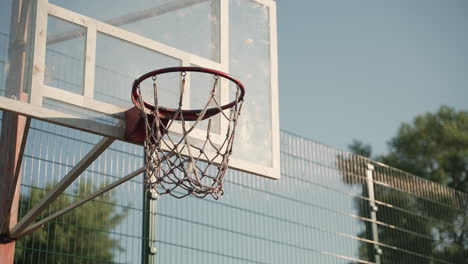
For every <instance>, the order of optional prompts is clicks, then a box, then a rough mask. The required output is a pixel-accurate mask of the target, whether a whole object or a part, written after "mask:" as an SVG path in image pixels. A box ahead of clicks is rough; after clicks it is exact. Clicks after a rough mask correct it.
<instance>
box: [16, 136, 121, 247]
mask: <svg viewBox="0 0 468 264" xmlns="http://www.w3.org/2000/svg"><path fill="white" fill-rule="evenodd" d="M114 141H115V139H114V138H108V137H104V138H103V139H101V141H99V142H98V143H97V144H96V145H95V146H94V147H93V148H92V149H91V150H90V151H89V152H88V153H87V154H86V155H85V156H84V157H83V158H82V159H81V160H80V161H79V162H78V163H77V164H76V165H75V166H74V167H73V168H72V169H71V170H70V171H69V172H68V173H67V175H65V176H64V177H63V178H62V180H60V181H59V182H58V183H57V184H56V185H55V186H54V188H53V189H52V190H50V191H49V192H48V193H47V194H46V195H45V196H44V197H43V198H42V200H40V201H39V202H38V203H37V204H36V205H35V206H34V207H33V208H32V209H31V210H30V211H29V212H28V213H27V214H26V215H25V216H24V217H23V218H21V220H20V221H19V222H18V223H17V224H16V225H15V226H14V227H13V228H12V229H11V232H10V233H9V237H11V238H16V237H18V235H20V234H21V233H23V232H24V231H25V229H26V228H27V227H28V226H29V224H31V223H32V222H33V221H34V220H35V219H36V218H37V217H38V216H39V215H40V214H41V212H42V211H44V209H46V208H47V207H48V206H49V205H50V204H51V203H52V202H53V201H54V200H55V199H56V198H57V197H58V196H59V195H60V194H62V193H63V191H65V189H66V188H67V187H68V186H70V185H71V184H72V183H73V181H74V180H75V179H76V178H78V177H79V176H80V175H81V173H83V172H84V171H85V170H86V169H87V168H88V167H89V166H90V165H91V163H93V162H94V161H95V160H96V159H97V158H98V157H99V156H100V155H101V154H102V153H103V152H104V151H105V150H106V149H107V148H108V147H109V146H110V145H111V144H112V143H113V142H114Z"/></svg>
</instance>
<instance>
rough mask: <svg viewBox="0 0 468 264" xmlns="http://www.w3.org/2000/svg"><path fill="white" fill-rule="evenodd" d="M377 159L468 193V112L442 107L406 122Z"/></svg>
mask: <svg viewBox="0 0 468 264" xmlns="http://www.w3.org/2000/svg"><path fill="white" fill-rule="evenodd" d="M389 147H390V152H389V153H388V154H386V155H382V156H380V157H378V160H380V161H381V162H383V163H385V164H388V165H390V166H393V167H396V168H399V169H401V170H404V171H407V172H410V173H412V174H414V175H418V176H419V177H422V178H426V179H428V180H431V181H434V182H437V183H439V184H442V185H444V186H448V187H451V188H454V189H457V190H460V191H462V192H465V193H468V112H467V111H459V112H457V111H455V110H454V109H453V108H450V107H447V106H442V107H441V108H440V109H439V111H438V112H437V113H427V114H424V115H420V116H417V117H416V118H415V119H414V121H413V123H412V124H407V123H404V124H402V125H401V127H400V129H399V130H398V133H397V135H396V136H395V137H394V138H393V139H392V140H391V141H390V142H389Z"/></svg>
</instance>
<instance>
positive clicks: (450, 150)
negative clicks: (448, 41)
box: [338, 106, 468, 263]
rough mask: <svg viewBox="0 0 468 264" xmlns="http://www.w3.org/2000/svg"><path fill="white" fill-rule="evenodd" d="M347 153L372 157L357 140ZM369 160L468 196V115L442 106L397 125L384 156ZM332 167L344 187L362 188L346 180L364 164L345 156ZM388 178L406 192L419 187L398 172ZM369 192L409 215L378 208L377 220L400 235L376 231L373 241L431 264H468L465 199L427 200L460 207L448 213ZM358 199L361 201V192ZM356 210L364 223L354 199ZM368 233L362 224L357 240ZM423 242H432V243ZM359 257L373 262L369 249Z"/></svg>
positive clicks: (391, 259)
mask: <svg viewBox="0 0 468 264" xmlns="http://www.w3.org/2000/svg"><path fill="white" fill-rule="evenodd" d="M349 149H350V151H351V152H353V153H354V154H358V155H361V156H364V157H368V158H370V157H371V156H372V148H371V146H370V145H367V144H364V143H362V142H360V141H357V140H355V141H354V142H353V143H352V144H350V145H349ZM373 159H375V160H377V161H380V162H382V163H384V164H387V165H390V166H392V167H395V168H398V169H401V170H403V171H406V172H409V173H412V174H415V175H417V176H420V177H423V178H425V179H428V180H431V181H433V182H436V183H438V184H442V185H444V186H447V187H451V188H454V189H457V190H459V191H462V192H465V193H468V175H467V172H468V112H467V111H458V112H457V111H455V110H454V109H452V108H449V107H446V106H442V107H441V108H440V109H439V110H438V111H437V112H436V113H426V114H423V115H419V116H417V117H416V118H415V119H414V121H413V122H412V123H403V124H402V125H401V127H400V129H399V130H398V133H397V135H396V136H395V137H394V138H393V139H391V141H390V142H389V152H388V154H385V155H381V156H376V157H373ZM356 160H358V161H359V162H356ZM338 162H339V168H340V170H341V171H342V175H343V181H344V182H346V183H347V184H362V183H359V182H358V181H356V180H355V179H354V178H351V177H350V175H361V176H364V174H363V171H364V170H365V168H364V167H365V163H366V162H362V161H360V160H359V159H356V158H355V157H354V158H352V159H351V158H350V157H345V156H342V157H338ZM350 168H351V170H350ZM375 173H377V174H378V173H379V172H375ZM392 177H393V179H392V181H393V183H394V184H397V183H398V184H399V185H400V186H406V187H407V188H419V187H416V186H414V187H412V186H413V185H412V183H411V182H408V178H405V177H404V174H403V173H402V174H399V173H395V174H393V175H392ZM363 186H364V185H363ZM374 187H375V192H376V200H378V201H382V202H386V203H390V204H392V205H394V206H396V207H400V208H403V209H404V210H406V211H407V212H411V213H405V212H403V211H402V212H401V213H398V211H396V210H394V209H393V208H392V207H393V206H392V207H387V206H379V211H378V212H377V216H378V220H379V221H381V222H383V223H387V224H391V225H393V226H396V227H398V228H399V229H401V230H403V231H401V232H400V231H398V232H397V231H396V230H391V229H388V228H384V227H383V226H379V240H380V241H379V242H381V243H384V244H387V245H391V246H395V247H397V248H402V249H406V250H409V251H411V252H419V254H422V255H424V256H431V257H433V258H435V259H444V260H447V261H449V262H451V263H468V262H467V260H468V201H467V200H466V199H465V198H466V196H464V198H463V197H460V195H459V194H457V193H456V192H448V193H443V194H442V193H436V194H435V195H434V193H433V195H431V196H433V197H437V198H434V199H439V200H437V201H435V202H441V201H443V203H444V204H451V203H452V204H457V206H456V207H457V208H465V209H464V210H463V209H462V210H455V209H453V210H452V208H450V207H444V206H438V205H435V206H436V207H434V203H431V202H428V201H424V200H421V199H420V198H418V197H417V196H414V195H410V194H408V195H406V194H404V193H401V192H395V191H392V190H391V189H388V188H386V187H385V186H380V185H378V184H374ZM419 191H421V190H419ZM422 191H427V192H435V191H436V190H432V189H431V188H428V189H427V190H422ZM362 196H364V197H367V191H366V188H364V187H363V188H362ZM356 207H357V209H358V211H359V215H360V216H362V217H364V218H369V210H368V209H367V208H365V207H363V206H362V201H360V199H356ZM420 216H424V217H420ZM426 217H428V218H426ZM429 219H433V220H435V219H439V220H437V221H433V220H429ZM404 230H408V231H409V232H406V231H404ZM370 232H371V230H370V225H369V224H367V226H366V229H365V231H363V232H362V233H360V234H359V236H360V237H362V238H369V237H370ZM411 232H415V234H417V235H413V234H411ZM424 237H428V238H431V237H432V239H426V238H424ZM384 250H385V249H384ZM387 251H388V250H387ZM359 252H360V256H361V258H362V259H368V260H371V261H372V260H374V259H373V257H374V254H373V253H372V249H371V248H370V247H368V246H367V247H366V246H361V247H360V248H359ZM386 257H387V259H386V260H387V261H385V259H384V260H383V262H382V263H422V262H421V261H422V260H421V258H420V257H418V256H416V255H411V254H400V253H398V252H394V254H390V255H388V254H387V256H386ZM428 263H430V262H428ZM431 263H432V262H431Z"/></svg>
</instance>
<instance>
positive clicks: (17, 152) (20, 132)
mask: <svg viewBox="0 0 468 264" xmlns="http://www.w3.org/2000/svg"><path fill="white" fill-rule="evenodd" d="M30 4H31V2H30V1H29V0H22V1H21V0H19V1H12V7H11V19H10V21H11V25H10V39H9V45H8V57H9V66H10V68H9V71H8V73H7V79H6V87H5V88H6V89H5V96H6V97H9V98H13V99H16V100H19V101H27V100H28V98H27V97H28V93H27V90H28V83H27V82H28V77H27V73H28V68H27V67H28V60H29V56H28V50H27V47H28V43H29V37H30V36H29V35H28V26H29V23H30V20H31V12H30V11H31V9H30V8H31V6H30ZM29 123H30V119H29V118H27V117H25V116H20V115H18V114H15V113H10V112H4V113H3V119H2V127H1V131H0V133H1V135H0V153H1V155H2V158H1V159H0V238H1V237H3V238H5V237H8V234H9V232H10V229H11V227H12V226H14V225H15V224H16V221H17V217H18V205H19V183H20V168H21V159H22V156H23V151H24V147H25V145H26V138H27V132H28V129H29ZM14 252H15V242H14V241H8V240H5V239H3V240H2V241H0V263H2V264H12V263H13V260H14Z"/></svg>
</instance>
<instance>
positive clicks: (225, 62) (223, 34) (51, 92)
mask: <svg viewBox="0 0 468 264" xmlns="http://www.w3.org/2000/svg"><path fill="white" fill-rule="evenodd" d="M251 1H254V2H257V3H258V4H261V5H264V6H266V7H268V10H269V20H270V21H269V22H270V60H271V61H270V65H271V109H270V111H271V117H272V124H271V125H272V146H271V151H272V153H273V156H272V166H263V165H259V164H256V163H254V162H249V161H248V160H243V159H238V158H231V159H230V167H232V168H235V169H238V170H241V171H246V172H249V173H253V174H256V175H260V176H264V177H268V178H272V179H279V178H280V151H279V147H280V143H279V114H278V112H279V108H278V70H277V69H278V62H277V42H276V40H277V35H276V32H277V31H276V2H275V1H272V0H251ZM185 2H186V3H190V2H193V0H187V1H185ZM195 2H200V0H198V1H195ZM219 8H220V16H221V19H220V62H216V61H213V60H210V59H206V58H203V57H201V56H197V55H195V54H192V53H189V52H186V51H183V50H180V49H176V48H174V47H171V46H168V45H166V44H164V43H161V42H158V41H155V40H153V39H149V38H146V37H143V36H141V35H138V34H135V33H132V32H129V31H127V30H124V29H122V28H119V27H116V26H113V25H111V24H109V23H105V22H102V21H99V20H96V19H93V18H90V17H87V16H84V15H81V14H78V13H75V12H73V11H70V10H67V9H64V8H62V7H59V6H56V5H54V4H51V3H48V1H47V0H38V1H37V7H36V18H35V19H36V23H35V27H36V28H35V32H36V34H35V36H34V38H35V39H34V54H33V59H32V61H33V63H32V64H33V66H32V67H33V68H32V76H31V88H30V102H29V103H26V102H19V101H17V100H15V99H10V98H5V97H0V108H1V109H4V110H8V111H13V112H17V113H20V114H24V115H27V116H31V117H33V118H37V119H40V120H45V121H48V122H52V123H56V124H60V125H65V126H68V127H72V128H76V129H80V130H83V131H87V132H91V133H94V134H99V135H102V136H106V137H112V138H116V139H119V140H125V139H124V127H116V126H113V125H109V124H104V123H100V122H97V121H94V120H90V119H86V118H83V117H80V116H74V115H71V114H65V113H62V112H60V111H56V110H51V109H47V108H45V107H43V102H44V99H53V100H56V101H59V102H63V103H66V104H69V105H73V106H76V107H80V108H85V109H90V110H92V111H95V112H99V113H102V114H105V115H109V116H113V117H115V118H116V119H122V120H123V119H124V112H125V111H126V110H128V109H126V108H124V107H119V106H116V105H112V104H108V103H104V102H101V101H98V100H95V99H94V98H93V97H94V88H95V87H94V77H95V72H94V71H95V62H96V41H97V34H98V32H99V33H104V34H106V35H109V36H112V37H114V38H118V39H121V40H124V41H126V42H130V43H133V44H136V45H138V46H141V47H144V48H146V49H149V50H152V51H156V52H159V53H162V54H165V55H167V56H170V57H173V58H175V59H178V60H180V61H181V66H190V65H198V66H201V67H206V68H212V69H216V70H220V71H223V72H227V73H229V19H228V16H229V1H228V0H220V2H219ZM48 16H54V17H57V18H60V19H62V20H64V21H67V22H70V23H73V24H76V25H79V26H82V27H84V28H86V44H85V45H86V49H85V50H86V52H85V58H86V59H85V66H84V80H83V94H82V95H79V94H76V93H72V92H68V91H65V90H63V89H58V88H55V87H52V86H49V85H46V84H45V82H44V76H45V58H46V45H47V43H46V42H47V20H48ZM142 74H143V73H142ZM246 88H247V91H246V97H245V100H246V101H247V100H249V87H246ZM252 89H254V87H252ZM129 98H130V85H129ZM227 101H228V95H227V94H226V93H224V94H222V95H221V102H224V103H225V102H227ZM241 118H242V116H241ZM221 127H223V126H222V124H221ZM235 144H243V142H240V141H236V142H235ZM234 151H235V146H234Z"/></svg>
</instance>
